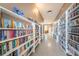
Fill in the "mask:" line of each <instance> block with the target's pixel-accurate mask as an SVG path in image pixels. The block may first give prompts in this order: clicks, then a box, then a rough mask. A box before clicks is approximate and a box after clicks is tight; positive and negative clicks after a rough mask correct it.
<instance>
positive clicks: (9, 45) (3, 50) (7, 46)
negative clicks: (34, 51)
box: [0, 36, 33, 55]
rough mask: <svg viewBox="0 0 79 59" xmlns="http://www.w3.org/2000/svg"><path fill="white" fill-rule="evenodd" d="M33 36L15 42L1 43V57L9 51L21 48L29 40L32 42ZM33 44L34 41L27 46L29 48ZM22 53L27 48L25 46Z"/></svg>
mask: <svg viewBox="0 0 79 59" xmlns="http://www.w3.org/2000/svg"><path fill="white" fill-rule="evenodd" d="M32 38H33V36H26V37H23V38H19V39H15V40H13V41H9V42H4V43H0V55H3V54H5V53H7V52H8V51H9V50H11V49H13V48H16V47H19V46H20V45H21V44H23V43H25V42H27V41H28V40H31V39H32ZM31 44H33V40H32V41H31V42H30V43H27V44H26V46H27V47H29V46H30V45H31ZM21 49H22V50H20V52H23V51H24V49H26V48H25V45H24V46H22V48H21Z"/></svg>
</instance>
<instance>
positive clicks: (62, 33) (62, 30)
mask: <svg viewBox="0 0 79 59" xmlns="http://www.w3.org/2000/svg"><path fill="white" fill-rule="evenodd" d="M65 16H66V14H65V13H64V14H63V15H62V16H61V18H60V19H59V22H58V23H59V25H58V32H59V35H58V36H59V44H60V45H61V47H62V48H63V49H64V50H65V51H66V17H65Z"/></svg>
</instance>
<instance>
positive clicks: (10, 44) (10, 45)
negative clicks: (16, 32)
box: [9, 41, 12, 50]
mask: <svg viewBox="0 0 79 59" xmlns="http://www.w3.org/2000/svg"><path fill="white" fill-rule="evenodd" d="M11 49H12V41H10V42H9V50H11Z"/></svg>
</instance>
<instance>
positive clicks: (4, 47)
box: [0, 12, 33, 56]
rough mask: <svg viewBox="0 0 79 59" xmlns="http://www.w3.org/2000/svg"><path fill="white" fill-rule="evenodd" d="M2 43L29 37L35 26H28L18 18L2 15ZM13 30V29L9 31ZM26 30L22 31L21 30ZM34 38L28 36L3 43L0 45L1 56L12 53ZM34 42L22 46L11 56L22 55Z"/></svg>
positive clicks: (0, 35)
mask: <svg viewBox="0 0 79 59" xmlns="http://www.w3.org/2000/svg"><path fill="white" fill-rule="evenodd" d="M0 28H1V30H0V41H1V42H2V41H4V40H10V39H13V38H16V37H20V36H24V35H28V34H32V33H33V26H32V25H27V24H25V23H24V22H22V21H20V20H19V19H17V18H14V17H12V16H10V15H8V14H6V13H2V12H1V13H0ZM2 28H6V29H2ZM9 28H12V29H9ZM15 28H16V29H15ZM19 28H21V29H26V30H21V29H19ZM32 38H33V35H28V36H25V37H21V38H18V39H13V40H11V41H7V42H2V43H0V55H3V54H5V53H7V52H8V51H10V50H11V49H13V48H17V47H19V46H20V45H21V44H24V43H26V42H27V41H28V40H31V39H32ZM32 43H33V42H30V43H28V44H26V45H24V46H22V47H21V48H20V49H17V50H16V51H14V52H12V53H11V54H9V55H12V56H15V55H18V54H20V53H22V52H23V51H24V50H26V48H27V47H29V46H30V45H31V44H32Z"/></svg>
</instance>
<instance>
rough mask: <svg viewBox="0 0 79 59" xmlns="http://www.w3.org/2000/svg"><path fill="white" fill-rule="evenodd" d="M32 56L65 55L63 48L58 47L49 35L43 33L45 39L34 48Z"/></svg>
mask: <svg viewBox="0 0 79 59" xmlns="http://www.w3.org/2000/svg"><path fill="white" fill-rule="evenodd" d="M32 56H66V55H65V53H64V50H63V49H62V48H61V47H59V45H58V44H57V43H56V41H55V40H54V39H52V37H51V36H50V35H45V39H44V40H43V41H42V42H41V44H40V45H39V46H38V47H37V48H36V52H35V53H33V54H32Z"/></svg>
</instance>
